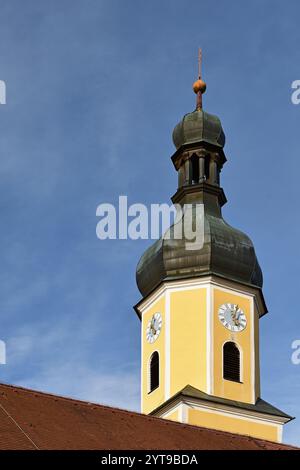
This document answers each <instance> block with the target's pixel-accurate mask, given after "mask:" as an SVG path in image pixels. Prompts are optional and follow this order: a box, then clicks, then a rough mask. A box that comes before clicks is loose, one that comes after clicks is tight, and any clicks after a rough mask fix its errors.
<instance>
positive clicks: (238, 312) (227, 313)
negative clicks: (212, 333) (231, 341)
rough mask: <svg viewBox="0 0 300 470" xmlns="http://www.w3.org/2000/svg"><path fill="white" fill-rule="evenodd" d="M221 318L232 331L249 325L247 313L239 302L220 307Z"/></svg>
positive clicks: (240, 329)
mask: <svg viewBox="0 0 300 470" xmlns="http://www.w3.org/2000/svg"><path fill="white" fill-rule="evenodd" d="M218 315H219V320H220V322H221V323H222V325H224V326H225V328H227V329H228V330H230V331H234V332H237V331H242V330H244V329H245V328H246V326H247V319H246V315H245V314H244V312H243V310H242V309H241V308H240V307H239V306H238V305H237V304H230V303H227V304H223V305H221V307H220V308H219V312H218Z"/></svg>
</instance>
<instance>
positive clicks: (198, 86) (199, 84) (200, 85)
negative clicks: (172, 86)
mask: <svg viewBox="0 0 300 470" xmlns="http://www.w3.org/2000/svg"><path fill="white" fill-rule="evenodd" d="M201 75H202V49H201V48H200V47H199V51H198V80H196V81H195V83H194V85H193V90H194V92H195V93H196V95H197V100H196V110H197V111H200V110H201V109H202V95H203V93H205V90H206V83H205V82H204V81H203V80H202V78H201Z"/></svg>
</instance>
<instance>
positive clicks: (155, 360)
mask: <svg viewBox="0 0 300 470" xmlns="http://www.w3.org/2000/svg"><path fill="white" fill-rule="evenodd" d="M149 367H150V387H149V393H151V392H153V390H155V389H156V388H158V387H159V354H158V352H157V351H154V353H153V354H152V356H151V357H150V364H149Z"/></svg>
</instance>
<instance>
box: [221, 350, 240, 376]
mask: <svg viewBox="0 0 300 470" xmlns="http://www.w3.org/2000/svg"><path fill="white" fill-rule="evenodd" d="M223 377H224V379H226V380H232V381H233V382H240V381H241V375H240V351H239V349H238V347H237V346H236V344H235V343H233V342H228V343H225V344H224V347H223Z"/></svg>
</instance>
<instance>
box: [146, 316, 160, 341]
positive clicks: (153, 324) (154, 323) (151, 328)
mask: <svg viewBox="0 0 300 470" xmlns="http://www.w3.org/2000/svg"><path fill="white" fill-rule="evenodd" d="M161 327H162V317H161V314H160V313H155V314H154V315H153V316H152V318H151V320H150V321H149V323H148V325H147V329H146V338H147V341H148V343H151V344H152V343H154V341H156V340H157V338H158V337H159V334H160V332H161Z"/></svg>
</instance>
